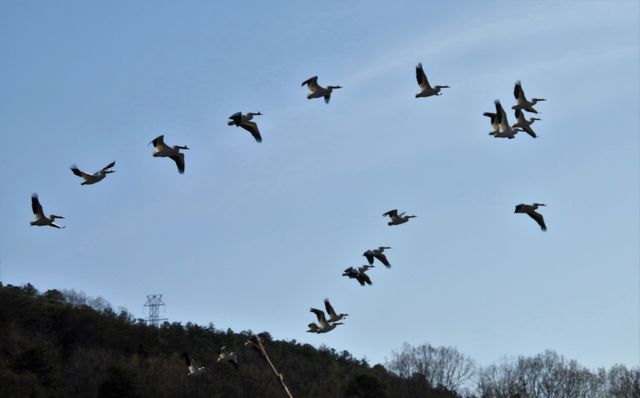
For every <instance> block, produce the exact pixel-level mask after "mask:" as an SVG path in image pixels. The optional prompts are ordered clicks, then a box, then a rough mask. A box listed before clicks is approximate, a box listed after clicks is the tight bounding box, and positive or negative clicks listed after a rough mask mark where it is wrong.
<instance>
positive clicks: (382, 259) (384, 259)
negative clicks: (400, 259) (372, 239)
mask: <svg viewBox="0 0 640 398" xmlns="http://www.w3.org/2000/svg"><path fill="white" fill-rule="evenodd" d="M373 255H374V256H375V257H376V258H377V259H378V260H380V262H381V263H382V264H384V265H385V266H386V267H387V268H391V264H389V260H387V256H385V255H384V253H373Z"/></svg>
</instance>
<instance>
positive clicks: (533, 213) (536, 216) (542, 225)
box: [527, 211, 547, 231]
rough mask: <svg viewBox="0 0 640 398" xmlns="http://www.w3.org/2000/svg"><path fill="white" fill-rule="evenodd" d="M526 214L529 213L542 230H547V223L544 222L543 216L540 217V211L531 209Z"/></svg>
mask: <svg viewBox="0 0 640 398" xmlns="http://www.w3.org/2000/svg"><path fill="white" fill-rule="evenodd" d="M527 214H528V215H529V217H531V218H533V219H534V220H536V222H537V223H538V225H539V226H540V228H542V230H543V231H546V230H547V225H546V224H545V223H544V218H543V217H542V214H540V213H538V212H536V211H531V212H529V213H527Z"/></svg>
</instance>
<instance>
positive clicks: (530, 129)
mask: <svg viewBox="0 0 640 398" xmlns="http://www.w3.org/2000/svg"><path fill="white" fill-rule="evenodd" d="M522 130H523V131H524V132H525V133H527V134H529V135H530V136H531V137H533V138H538V136H537V135H536V132H535V131H533V129H532V128H531V127H529V126H526V127H523V128H522Z"/></svg>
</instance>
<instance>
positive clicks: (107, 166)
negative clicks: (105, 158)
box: [100, 162, 116, 171]
mask: <svg viewBox="0 0 640 398" xmlns="http://www.w3.org/2000/svg"><path fill="white" fill-rule="evenodd" d="M115 165H116V162H111V163H109V164H108V165H106V166H104V167H103V168H102V169H101V170H100V171H107V170H109V169H111V168H113V166H115Z"/></svg>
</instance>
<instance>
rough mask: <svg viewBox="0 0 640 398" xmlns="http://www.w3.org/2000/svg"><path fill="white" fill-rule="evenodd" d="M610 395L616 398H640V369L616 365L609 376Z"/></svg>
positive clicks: (610, 370)
mask: <svg viewBox="0 0 640 398" xmlns="http://www.w3.org/2000/svg"><path fill="white" fill-rule="evenodd" d="M607 387H608V393H609V394H610V395H611V396H612V397H614V398H637V397H640V368H631V369H627V367H626V366H624V365H615V366H613V367H612V368H611V369H609V374H608V375H607Z"/></svg>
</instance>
